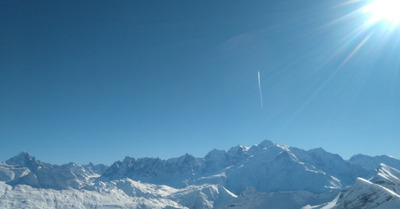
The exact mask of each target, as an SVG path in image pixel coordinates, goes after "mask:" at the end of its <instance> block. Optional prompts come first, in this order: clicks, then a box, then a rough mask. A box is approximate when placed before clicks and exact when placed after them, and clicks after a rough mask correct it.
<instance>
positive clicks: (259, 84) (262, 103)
mask: <svg viewBox="0 0 400 209" xmlns="http://www.w3.org/2000/svg"><path fill="white" fill-rule="evenodd" d="M257 72H258V91H259V92H260V102H261V108H264V102H263V97H262V92H261V76H260V71H257Z"/></svg>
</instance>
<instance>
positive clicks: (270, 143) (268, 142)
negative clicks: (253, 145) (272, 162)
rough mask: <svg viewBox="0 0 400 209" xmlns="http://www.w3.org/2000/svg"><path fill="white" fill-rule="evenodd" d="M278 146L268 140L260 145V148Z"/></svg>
mask: <svg viewBox="0 0 400 209" xmlns="http://www.w3.org/2000/svg"><path fill="white" fill-rule="evenodd" d="M276 145H277V144H276V143H274V142H273V141H271V140H268V139H266V140H264V141H262V142H261V143H260V144H258V146H262V147H272V146H276Z"/></svg>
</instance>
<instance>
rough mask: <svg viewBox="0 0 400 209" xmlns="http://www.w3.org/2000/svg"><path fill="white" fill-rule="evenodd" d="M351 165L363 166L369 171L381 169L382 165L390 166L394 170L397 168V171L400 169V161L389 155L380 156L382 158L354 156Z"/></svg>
mask: <svg viewBox="0 0 400 209" xmlns="http://www.w3.org/2000/svg"><path fill="white" fill-rule="evenodd" d="M349 162H350V163H352V164H354V165H359V166H362V167H363V168H365V169H368V170H375V169H378V168H379V167H380V164H381V163H383V164H385V165H388V166H390V167H392V168H396V169H397V170H399V169H400V160H399V159H396V158H394V157H391V156H388V155H380V156H375V157H371V156H367V155H362V154H358V155H354V156H353V157H351V158H350V160H349Z"/></svg>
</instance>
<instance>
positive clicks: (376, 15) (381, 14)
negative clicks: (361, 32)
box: [364, 0, 400, 25]
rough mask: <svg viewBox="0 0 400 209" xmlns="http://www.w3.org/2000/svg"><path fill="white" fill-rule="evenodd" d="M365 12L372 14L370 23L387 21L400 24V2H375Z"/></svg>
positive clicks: (395, 0) (392, 0)
mask: <svg viewBox="0 0 400 209" xmlns="http://www.w3.org/2000/svg"><path fill="white" fill-rule="evenodd" d="M364 12H366V13H370V15H371V18H370V20H369V22H370V23H375V22H378V21H382V20H385V21H389V22H391V23H392V24H394V25H397V24H400V0H375V1H373V2H371V3H370V4H368V5H367V6H366V7H365V8H364Z"/></svg>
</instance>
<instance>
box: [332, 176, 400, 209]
mask: <svg viewBox="0 0 400 209" xmlns="http://www.w3.org/2000/svg"><path fill="white" fill-rule="evenodd" d="M346 208H376V209H378V208H379V209H386V208H388V209H389V208H400V196H399V195H398V194H396V193H395V192H393V191H391V190H389V189H387V188H385V187H383V186H381V185H378V184H374V183H372V182H370V181H368V180H365V179H363V178H357V180H356V182H355V183H354V184H353V185H352V186H351V187H349V188H348V189H347V190H345V191H344V192H343V193H342V194H341V195H340V196H339V199H338V200H337V203H336V206H335V207H334V209H346Z"/></svg>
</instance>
